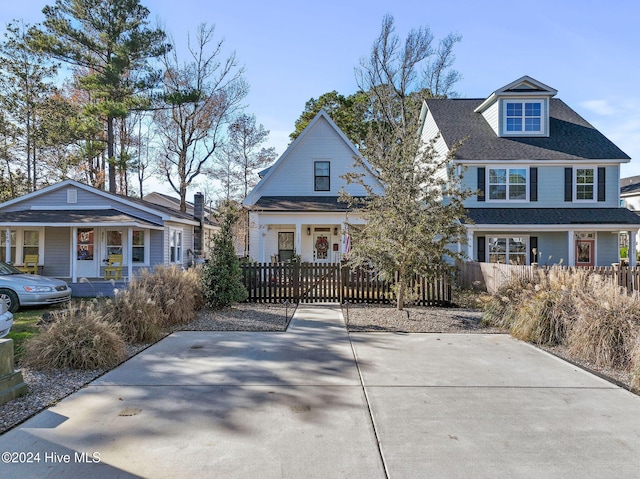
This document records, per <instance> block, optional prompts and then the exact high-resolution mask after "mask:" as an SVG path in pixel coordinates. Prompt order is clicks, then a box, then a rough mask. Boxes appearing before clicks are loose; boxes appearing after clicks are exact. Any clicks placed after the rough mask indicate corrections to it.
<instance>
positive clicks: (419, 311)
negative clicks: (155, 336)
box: [0, 304, 630, 434]
mask: <svg viewBox="0 0 640 479" xmlns="http://www.w3.org/2000/svg"><path fill="white" fill-rule="evenodd" d="M342 311H343V315H344V317H345V320H346V321H347V326H348V329H349V330H350V331H393V332H412V333H463V334H468V333H480V334H493V333H505V331H504V330H501V329H498V328H488V327H484V326H483V325H482V324H481V318H482V312H481V311H479V310H475V309H467V308H435V307H434V308H424V307H408V308H405V311H397V310H396V309H395V308H394V307H393V306H387V305H366V304H351V305H348V308H347V307H343V309H342ZM294 312H295V305H291V306H289V307H286V306H285V305H282V304H239V305H236V306H234V307H232V308H225V309H223V310H220V311H202V312H201V313H200V314H199V315H198V317H197V318H196V319H195V320H194V321H192V322H191V323H189V324H187V325H183V326H179V327H175V328H173V329H172V330H171V331H168V334H169V333H171V332H173V331H285V330H286V328H287V326H288V324H289V321H290V319H291V317H292V316H293V313H294ZM149 346H150V345H148V344H146V345H135V346H130V347H129V355H128V357H129V358H131V357H132V356H135V355H136V354H138V353H139V352H140V351H142V350H144V349H146V348H147V347H149ZM542 349H545V350H547V351H548V352H550V353H552V354H555V355H557V356H560V357H562V358H563V359H567V360H568V361H569V362H572V363H574V364H576V365H578V366H581V367H583V368H585V369H587V370H589V371H591V372H594V373H595V374H598V375H600V376H601V377H604V378H605V379H608V380H611V381H613V382H615V383H616V384H618V385H620V386H622V387H625V388H627V389H629V387H628V385H629V384H630V375H629V374H628V373H625V372H621V371H616V370H611V369H607V368H600V367H597V366H596V365H594V364H592V363H589V362H586V361H577V360H575V359H572V358H570V357H569V356H568V354H567V352H566V348H562V347H555V348H542ZM21 371H22V375H23V377H24V381H25V383H26V384H27V386H28V388H29V392H28V393H27V394H26V395H25V396H23V397H21V398H18V399H15V400H13V401H10V402H8V403H7V404H4V405H2V406H0V434H2V433H4V432H6V431H7V430H9V429H11V428H12V427H14V426H16V425H18V424H20V423H22V422H23V421H25V420H27V419H28V418H30V417H31V416H33V415H34V414H37V413H38V412H40V411H41V410H43V409H45V408H47V407H50V406H52V405H54V404H56V403H57V402H58V401H60V400H61V399H63V398H65V397H67V396H68V395H69V394H71V393H73V392H75V391H77V390H78V389H81V388H83V387H85V386H86V385H87V384H88V383H90V382H91V381H93V380H94V379H96V378H98V377H99V376H101V375H103V374H104V373H105V372H107V371H106V370H101V369H98V370H90V371H78V370H72V369H64V370H48V371H38V370H33V369H29V368H22V369H21Z"/></svg>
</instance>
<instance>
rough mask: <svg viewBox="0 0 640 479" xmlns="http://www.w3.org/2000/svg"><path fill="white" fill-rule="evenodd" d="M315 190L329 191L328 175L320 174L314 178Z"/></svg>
mask: <svg viewBox="0 0 640 479" xmlns="http://www.w3.org/2000/svg"><path fill="white" fill-rule="evenodd" d="M315 189H316V191H329V177H328V176H321V177H317V178H316V187H315Z"/></svg>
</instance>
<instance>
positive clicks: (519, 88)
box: [476, 75, 558, 112]
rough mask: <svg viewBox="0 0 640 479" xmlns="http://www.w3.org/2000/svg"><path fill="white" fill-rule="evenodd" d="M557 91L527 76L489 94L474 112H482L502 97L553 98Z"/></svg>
mask: <svg viewBox="0 0 640 479" xmlns="http://www.w3.org/2000/svg"><path fill="white" fill-rule="evenodd" d="M557 93H558V90H556V89H554V88H551V87H550V86H548V85H545V84H544V83H542V82H539V81H538V80H536V79H534V78H531V77H530V76H528V75H525V76H523V77H520V78H518V79H517V80H515V81H512V82H511V83H508V84H506V85H505V86H503V87H502V88H498V89H497V90H496V91H494V92H493V93H491V95H489V97H488V98H487V99H486V100H484V101H483V102H482V103H481V104H480V105H478V106H477V107H476V112H483V111H484V110H486V109H487V107H489V105H491V104H493V103H494V102H495V101H496V100H497V99H498V97H502V96H520V97H521V96H533V95H535V96H548V97H549V98H550V97H552V96H555V95H556V94H557Z"/></svg>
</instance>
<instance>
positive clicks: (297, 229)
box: [295, 222, 302, 255]
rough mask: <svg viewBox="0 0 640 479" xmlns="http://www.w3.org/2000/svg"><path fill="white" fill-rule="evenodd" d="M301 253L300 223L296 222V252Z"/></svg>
mask: <svg viewBox="0 0 640 479" xmlns="http://www.w3.org/2000/svg"><path fill="white" fill-rule="evenodd" d="M295 254H299V255H302V224H300V222H296V253H295Z"/></svg>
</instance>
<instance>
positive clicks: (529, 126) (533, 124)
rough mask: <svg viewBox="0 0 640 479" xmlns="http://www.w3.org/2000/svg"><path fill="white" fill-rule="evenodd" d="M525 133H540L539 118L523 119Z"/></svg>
mask: <svg viewBox="0 0 640 479" xmlns="http://www.w3.org/2000/svg"><path fill="white" fill-rule="evenodd" d="M524 130H525V131H540V130H541V128H540V118H525V119H524Z"/></svg>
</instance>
